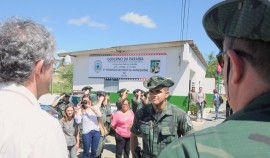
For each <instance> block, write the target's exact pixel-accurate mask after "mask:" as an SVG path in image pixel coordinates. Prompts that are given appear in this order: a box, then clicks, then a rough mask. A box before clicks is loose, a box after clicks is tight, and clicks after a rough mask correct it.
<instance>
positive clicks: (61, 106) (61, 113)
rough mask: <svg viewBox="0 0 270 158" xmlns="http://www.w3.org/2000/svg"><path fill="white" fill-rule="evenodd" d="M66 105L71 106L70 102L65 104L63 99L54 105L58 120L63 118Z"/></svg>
mask: <svg viewBox="0 0 270 158" xmlns="http://www.w3.org/2000/svg"><path fill="white" fill-rule="evenodd" d="M68 104H71V103H70V101H67V102H65V101H64V100H63V99H61V100H60V101H59V102H58V104H57V105H56V107H55V109H56V111H57V112H58V119H59V120H60V119H61V118H63V117H64V115H65V108H66V107H67V105H68Z"/></svg>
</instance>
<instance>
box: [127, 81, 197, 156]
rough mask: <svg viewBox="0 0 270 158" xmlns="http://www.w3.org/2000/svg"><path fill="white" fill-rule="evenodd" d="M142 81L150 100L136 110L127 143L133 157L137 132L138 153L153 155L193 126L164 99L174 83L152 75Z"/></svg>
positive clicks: (185, 116)
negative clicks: (139, 148) (141, 148)
mask: <svg viewBox="0 0 270 158" xmlns="http://www.w3.org/2000/svg"><path fill="white" fill-rule="evenodd" d="M143 84H144V86H145V87H146V88H147V89H149V94H150V100H151V104H150V105H147V106H144V107H143V108H141V109H140V110H139V111H137V113H136V115H135V118H134V123H133V125H132V128H131V132H132V133H131V138H130V141H131V143H130V145H131V152H132V155H133V157H137V156H138V153H136V152H135V149H136V147H137V146H138V138H137V136H139V135H141V136H142V139H143V150H142V157H144V158H149V157H151V158H152V157H157V156H158V155H159V153H160V152H161V151H162V150H163V149H164V148H165V147H166V146H167V145H168V144H170V143H171V142H172V141H173V140H175V139H177V138H178V137H181V136H183V135H185V134H187V132H189V131H190V130H192V129H193V128H192V121H191V120H190V118H189V116H188V115H187V114H186V113H185V112H184V111H182V110H181V109H180V108H178V107H177V106H175V105H172V104H170V103H169V102H168V101H167V98H168V97H169V87H171V86H173V85H174V82H173V81H172V80H170V79H167V78H164V77H159V76H153V77H151V78H150V79H149V80H146V81H144V83H143Z"/></svg>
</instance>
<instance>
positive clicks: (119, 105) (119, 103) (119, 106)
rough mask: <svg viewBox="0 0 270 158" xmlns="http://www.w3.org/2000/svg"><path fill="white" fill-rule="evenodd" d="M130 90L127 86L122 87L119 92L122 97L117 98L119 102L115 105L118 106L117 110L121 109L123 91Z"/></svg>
mask: <svg viewBox="0 0 270 158" xmlns="http://www.w3.org/2000/svg"><path fill="white" fill-rule="evenodd" d="M125 91H126V92H127V93H128V92H129V90H127V89H126V88H122V89H120V90H119V91H118V92H117V93H118V94H119V95H120V98H119V99H118V100H117V102H116V103H115V105H116V107H117V110H121V101H122V98H121V97H122V96H121V95H122V93H123V92H125Z"/></svg>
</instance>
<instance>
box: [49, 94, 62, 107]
mask: <svg viewBox="0 0 270 158" xmlns="http://www.w3.org/2000/svg"><path fill="white" fill-rule="evenodd" d="M64 96H65V95H62V96H60V97H58V98H57V99H56V100H55V101H54V102H53V103H52V107H56V106H57V104H58V103H59V101H60V100H61V99H63V98H64Z"/></svg>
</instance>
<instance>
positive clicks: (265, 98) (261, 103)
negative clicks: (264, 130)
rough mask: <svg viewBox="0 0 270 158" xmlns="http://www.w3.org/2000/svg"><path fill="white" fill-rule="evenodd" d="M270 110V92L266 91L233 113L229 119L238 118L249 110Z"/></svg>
mask: <svg viewBox="0 0 270 158" xmlns="http://www.w3.org/2000/svg"><path fill="white" fill-rule="evenodd" d="M266 110H268V111H270V92H266V93H264V94H262V95H260V96H258V97H256V98H255V99H254V100H253V101H251V102H250V103H249V104H248V105H247V106H246V107H245V108H243V109H242V110H240V111H238V112H236V113H234V114H233V115H231V116H230V117H229V118H228V119H226V120H225V121H227V120H233V119H238V118H239V117H240V116H242V115H244V114H246V113H249V112H260V111H266Z"/></svg>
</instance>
